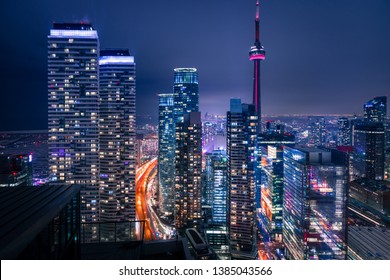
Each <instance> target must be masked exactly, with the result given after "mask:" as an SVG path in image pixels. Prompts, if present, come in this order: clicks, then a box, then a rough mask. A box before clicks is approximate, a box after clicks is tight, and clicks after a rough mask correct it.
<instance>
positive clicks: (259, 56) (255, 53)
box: [249, 0, 265, 133]
mask: <svg viewBox="0 0 390 280" xmlns="http://www.w3.org/2000/svg"><path fill="white" fill-rule="evenodd" d="M259 6H260V4H259V0H257V2H256V19H255V38H256V39H255V44H254V45H253V46H252V47H251V50H250V51H249V60H250V61H253V63H254V71H253V104H254V105H255V110H256V113H257V116H258V133H260V132H261V89H260V61H262V60H264V59H265V50H264V47H263V46H262V45H261V43H260V7H259Z"/></svg>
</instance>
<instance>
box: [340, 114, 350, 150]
mask: <svg viewBox="0 0 390 280" xmlns="http://www.w3.org/2000/svg"><path fill="white" fill-rule="evenodd" d="M337 125H338V130H337V146H350V145H351V124H350V122H349V120H348V119H347V118H344V117H342V118H339V119H338V120H337Z"/></svg>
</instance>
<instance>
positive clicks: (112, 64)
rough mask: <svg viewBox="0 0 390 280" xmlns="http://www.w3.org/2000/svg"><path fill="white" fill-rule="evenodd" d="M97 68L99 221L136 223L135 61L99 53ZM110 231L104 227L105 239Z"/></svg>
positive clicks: (115, 53)
mask: <svg viewBox="0 0 390 280" xmlns="http://www.w3.org/2000/svg"><path fill="white" fill-rule="evenodd" d="M99 68H100V81H99V82H100V102H99V114H100V117H99V119H100V122H99V126H100V152H99V158H100V221H101V222H116V221H129V220H135V219H136V215H135V172H136V148H135V146H136V132H135V95H136V88H135V78H136V76H135V74H136V73H135V62H134V57H133V56H130V54H129V51H128V50H122V49H112V50H102V51H101V52H100V58H99ZM107 225H108V224H107ZM113 231H114V229H112V230H109V226H107V232H106V234H108V236H107V238H110V236H111V235H113V234H114V232H113Z"/></svg>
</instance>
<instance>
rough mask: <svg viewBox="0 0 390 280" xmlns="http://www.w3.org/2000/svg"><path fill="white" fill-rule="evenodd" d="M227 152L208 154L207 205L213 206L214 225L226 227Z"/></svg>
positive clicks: (215, 151) (216, 151) (217, 151)
mask: <svg viewBox="0 0 390 280" xmlns="http://www.w3.org/2000/svg"><path fill="white" fill-rule="evenodd" d="M226 172H227V158H226V150H214V151H212V152H211V153H208V154H206V182H205V185H206V190H205V204H206V205H209V206H211V214H212V217H211V221H212V223H213V224H219V225H224V226H226V214H227V213H226V198H227V197H226V194H227V185H226V176H227V174H226Z"/></svg>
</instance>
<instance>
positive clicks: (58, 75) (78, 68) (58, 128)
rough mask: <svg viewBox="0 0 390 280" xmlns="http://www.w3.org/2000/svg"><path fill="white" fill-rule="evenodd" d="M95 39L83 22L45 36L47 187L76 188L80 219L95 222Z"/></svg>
mask: <svg viewBox="0 0 390 280" xmlns="http://www.w3.org/2000/svg"><path fill="white" fill-rule="evenodd" d="M98 63H99V38H98V34H97V32H96V30H94V29H93V27H92V26H91V25H90V24H86V23H54V25H53V28H52V29H51V30H50V35H49V36H48V129H49V139H48V147H49V166H50V173H51V180H52V181H53V182H52V183H53V184H67V185H70V184H79V185H80V186H81V187H82V190H81V220H82V222H96V221H98V220H99V64H98Z"/></svg>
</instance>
